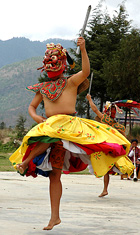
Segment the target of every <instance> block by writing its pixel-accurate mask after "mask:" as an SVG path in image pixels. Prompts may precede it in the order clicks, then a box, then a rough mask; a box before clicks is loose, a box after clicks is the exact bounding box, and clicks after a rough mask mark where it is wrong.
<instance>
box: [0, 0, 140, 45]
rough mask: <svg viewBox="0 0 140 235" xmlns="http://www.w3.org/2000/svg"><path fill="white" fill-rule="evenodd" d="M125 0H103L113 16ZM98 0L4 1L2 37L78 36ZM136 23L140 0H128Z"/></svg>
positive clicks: (0, 10) (0, 7)
mask: <svg viewBox="0 0 140 235" xmlns="http://www.w3.org/2000/svg"><path fill="white" fill-rule="evenodd" d="M122 1H123V0H104V6H106V7H107V9H108V12H109V14H110V16H112V14H113V13H114V11H115V10H118V9H119V8H118V6H119V4H121V3H122ZM98 3H99V0H83V1H82V0H52V1H49V0H24V1H22V0H1V2H0V25H1V27H0V40H8V39H11V38H13V37H26V38H29V39H30V40H32V41H36V40H39V41H44V40H46V39H48V38H54V37H55V38H64V39H75V38H77V36H78V33H79V30H80V29H81V28H82V26H83V23H84V19H85V15H86V11H87V8H88V6H89V5H91V7H92V10H93V9H94V8H95V7H96V6H97V4H98ZM125 6H126V11H127V13H128V15H129V18H128V19H129V20H130V19H131V20H133V25H134V26H135V27H138V28H140V20H139V14H140V13H139V12H140V0H126V1H125Z"/></svg>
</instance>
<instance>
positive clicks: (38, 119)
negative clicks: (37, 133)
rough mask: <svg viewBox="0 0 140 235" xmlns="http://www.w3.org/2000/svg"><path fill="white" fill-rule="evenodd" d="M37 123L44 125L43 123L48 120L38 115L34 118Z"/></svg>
mask: <svg viewBox="0 0 140 235" xmlns="http://www.w3.org/2000/svg"><path fill="white" fill-rule="evenodd" d="M34 120H35V122H37V123H42V122H45V121H46V120H47V119H46V118H44V117H42V116H40V115H36V117H35V118H34Z"/></svg>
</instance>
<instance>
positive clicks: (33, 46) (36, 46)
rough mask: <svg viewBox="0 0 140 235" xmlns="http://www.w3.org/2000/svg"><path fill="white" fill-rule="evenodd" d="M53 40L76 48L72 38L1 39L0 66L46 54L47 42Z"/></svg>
mask: <svg viewBox="0 0 140 235" xmlns="http://www.w3.org/2000/svg"><path fill="white" fill-rule="evenodd" d="M51 42H53V43H54V44H57V43H61V44H62V46H63V47H64V48H66V49H67V50H68V49H69V48H74V47H75V44H74V41H72V40H64V39H60V38H50V39H47V40H46V41H43V42H40V41H30V40H29V39H27V38H22V37H21V38H12V39H9V40H6V41H2V40H0V68H1V67H3V66H5V65H7V64H12V63H15V62H18V61H21V60H26V59H29V58H32V57H36V56H42V57H43V56H44V53H45V50H46V44H47V43H51Z"/></svg>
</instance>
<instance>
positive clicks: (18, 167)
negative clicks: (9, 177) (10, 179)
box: [16, 163, 27, 175]
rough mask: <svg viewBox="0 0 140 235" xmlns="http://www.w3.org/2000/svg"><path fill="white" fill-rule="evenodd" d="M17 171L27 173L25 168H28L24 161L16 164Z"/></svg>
mask: <svg viewBox="0 0 140 235" xmlns="http://www.w3.org/2000/svg"><path fill="white" fill-rule="evenodd" d="M16 168H17V171H18V172H19V173H20V174H21V175H23V174H24V173H25V170H26V169H27V166H24V165H23V164H22V163H21V164H17V165H16Z"/></svg>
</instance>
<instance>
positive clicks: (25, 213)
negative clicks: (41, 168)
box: [0, 172, 140, 235]
mask: <svg viewBox="0 0 140 235" xmlns="http://www.w3.org/2000/svg"><path fill="white" fill-rule="evenodd" d="M110 178H111V180H110V185H109V195H108V196H106V197H104V198H99V197H98V195H99V194H100V193H101V191H102V188H103V178H101V179H97V178H95V176H93V175H62V184H63V195H62V199H61V207H60V215H61V220H62V223H61V224H60V225H57V226H55V227H54V228H53V230H51V231H43V230H42V228H43V227H44V226H46V225H47V223H48V221H49V218H50V202H49V180H48V178H44V177H42V176H39V177H37V178H36V179H34V178H32V177H22V176H20V175H19V174H17V173H16V172H0V234H1V235H19V234H20V235H41V234H52V235H53V234H55V235H84V234H98V235H99V234H110V235H112V234H120V235H124V234H132V235H135V234H140V181H137V182H134V181H133V180H131V181H128V180H126V179H124V180H120V176H111V177H110Z"/></svg>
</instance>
